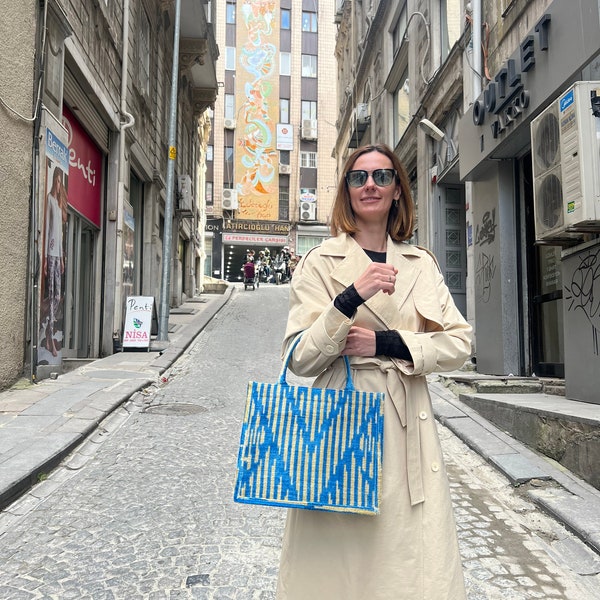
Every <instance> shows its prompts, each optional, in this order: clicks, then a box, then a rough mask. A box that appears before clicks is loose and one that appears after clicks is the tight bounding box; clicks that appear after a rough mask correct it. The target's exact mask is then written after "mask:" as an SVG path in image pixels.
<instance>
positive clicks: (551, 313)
mask: <svg viewBox="0 0 600 600" xmlns="http://www.w3.org/2000/svg"><path fill="white" fill-rule="evenodd" d="M519 169H520V171H521V173H522V174H523V185H522V194H523V203H524V208H525V211H524V212H525V228H524V229H525V248H524V252H525V255H526V268H527V281H528V293H527V297H528V315H529V317H528V320H529V328H528V329H529V351H530V357H531V360H530V364H531V374H535V375H537V376H539V377H560V378H563V377H564V376H565V364H564V339H563V292H562V272H561V251H562V249H561V248H560V247H559V246H544V245H536V243H535V213H534V198H533V174H532V166H531V153H528V154H526V155H525V156H524V157H523V158H522V159H521V160H520V161H519Z"/></svg>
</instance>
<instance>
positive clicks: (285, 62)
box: [279, 52, 292, 75]
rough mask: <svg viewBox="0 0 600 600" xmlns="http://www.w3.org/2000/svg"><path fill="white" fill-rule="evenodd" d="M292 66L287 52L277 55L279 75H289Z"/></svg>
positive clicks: (290, 57)
mask: <svg viewBox="0 0 600 600" xmlns="http://www.w3.org/2000/svg"><path fill="white" fill-rule="evenodd" d="M291 65H292V55H291V54H290V53H289V52H280V53H279V74H280V75H290V74H291Z"/></svg>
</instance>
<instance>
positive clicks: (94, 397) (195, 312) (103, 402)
mask: <svg viewBox="0 0 600 600" xmlns="http://www.w3.org/2000/svg"><path fill="white" fill-rule="evenodd" d="M233 290H234V286H228V288H227V290H226V292H225V293H224V294H203V295H202V296H200V297H198V298H192V299H190V300H189V301H188V302H186V303H184V304H183V305H182V306H180V307H178V308H177V309H173V310H172V311H171V313H170V315H169V342H168V345H167V346H166V347H165V349H164V350H163V351H162V352H158V351H151V352H143V351H142V352H119V353H116V354H113V355H112V356H108V357H106V358H102V359H99V360H96V361H94V362H92V363H89V364H87V365H86V366H82V367H79V368H78V369H76V370H74V371H71V372H68V373H65V374H63V375H60V376H59V377H58V378H57V379H56V380H51V379H47V380H44V381H42V382H40V383H39V384H36V385H33V384H32V385H28V386H27V387H25V388H23V389H17V388H11V389H10V390H7V391H5V392H2V393H0V511H1V510H3V509H4V508H6V507H7V506H8V505H9V504H10V503H12V502H13V501H14V500H16V499H17V498H18V497H19V496H21V495H23V494H24V493H25V492H27V491H28V490H29V489H30V488H31V487H32V486H33V485H35V484H36V483H37V481H38V480H40V479H41V478H43V477H44V475H45V474H47V473H49V472H50V471H51V470H52V469H53V468H55V467H56V466H58V464H59V463H60V462H61V460H62V459H64V458H65V457H66V456H67V455H68V454H69V453H70V452H71V451H72V450H73V449H74V448H75V447H76V446H77V445H78V444H80V443H81V442H82V441H83V440H84V439H85V438H86V437H88V436H89V435H90V434H92V433H93V432H94V431H95V430H96V429H97V428H98V426H99V424H100V423H101V422H102V421H103V419H104V418H105V417H107V416H108V415H109V414H110V413H111V412H112V411H114V410H115V409H116V408H117V407H118V406H120V405H121V404H122V403H124V402H125V401H126V400H128V399H129V398H130V397H131V396H132V395H133V394H134V393H135V392H137V391H139V390H141V389H143V388H145V387H147V386H148V385H151V384H153V383H156V382H157V381H158V380H159V378H160V376H161V374H162V373H164V372H165V371H166V370H167V369H168V368H169V367H171V365H173V363H174V362H175V361H176V360H177V359H178V358H179V356H181V355H182V354H183V352H184V351H185V349H186V348H187V347H188V346H189V345H190V344H191V343H192V341H193V340H194V339H195V337H196V336H197V335H198V334H199V333H200V332H201V331H202V329H203V328H204V327H205V326H206V324H207V323H208V322H209V321H210V320H211V319H212V318H213V317H214V316H215V314H216V313H217V312H218V311H219V310H220V309H221V308H222V307H223V306H224V304H225V303H226V302H227V301H228V300H229V298H230V296H231V294H232V292H233ZM453 376H454V377H455V379H460V378H461V376H464V374H462V373H460V372H457V373H455V374H452V373H450V374H444V375H443V376H437V375H433V376H431V377H429V378H428V379H429V386H430V391H431V396H432V401H433V407H434V412H435V415H436V418H437V419H438V420H439V421H440V422H441V423H442V424H444V425H445V426H447V427H448V428H449V429H450V430H451V431H453V432H454V433H455V434H456V435H457V436H458V437H459V438H460V439H461V440H462V441H463V442H465V444H467V446H469V447H470V448H472V449H473V450H474V451H476V452H477V453H478V454H480V455H481V456H482V457H483V458H484V459H485V460H486V461H487V462H489V463H490V464H491V465H492V466H493V467H495V468H496V469H498V470H499V471H500V472H502V473H503V474H504V475H505V476H506V477H507V478H508V479H509V481H510V482H511V483H512V484H513V485H514V486H522V489H523V490H524V492H525V493H526V494H527V496H528V497H529V499H530V500H531V501H532V502H534V503H535V504H537V505H538V506H540V507H541V509H542V510H544V511H546V512H548V513H549V514H551V515H552V516H554V517H555V518H556V519H557V520H558V521H559V522H561V523H563V524H564V525H565V526H566V527H567V528H568V529H569V530H571V531H572V532H573V533H574V534H575V535H577V536H578V537H579V538H580V539H582V540H583V541H584V542H585V543H586V544H587V545H588V546H590V547H591V548H593V549H594V550H595V551H596V552H597V553H599V554H600V518H598V515H600V491H599V490H597V489H595V488H594V487H592V486H591V485H589V484H587V483H586V482H585V481H583V480H582V479H580V478H579V477H577V476H575V475H573V474H572V473H571V472H569V471H568V470H566V469H565V468H564V467H562V466H561V465H559V464H557V463H554V462H552V461H551V460H550V459H546V458H544V457H543V456H541V455H539V454H536V453H535V452H533V451H532V450H530V449H529V448H528V447H527V446H525V445H524V444H522V443H521V442H519V441H518V440H516V439H515V438H514V437H511V436H510V435H507V434H506V433H505V432H504V431H503V430H501V429H499V428H498V427H496V426H495V425H493V424H492V422H491V421H488V420H486V419H485V418H484V417H483V416H481V415H480V414H479V413H478V412H477V411H476V410H474V409H473V408H472V406H479V405H480V404H481V405H487V406H488V409H489V405H490V404H493V405H495V406H497V407H500V409H501V410H506V406H507V405H512V406H514V407H517V408H518V409H519V410H520V411H521V412H520V413H517V414H518V416H517V418H518V419H521V418H522V414H523V411H534V412H535V413H536V414H537V415H538V416H539V415H540V414H542V413H543V414H544V415H545V414H546V413H548V411H549V409H550V407H552V409H553V410H554V414H560V413H563V414H567V413H570V414H575V417H576V418H578V419H584V420H585V421H586V422H587V423H590V424H591V425H592V427H595V428H596V429H595V431H599V432H600V405H598V406H596V405H590V404H585V403H580V402H579V403H578V402H573V401H570V400H567V399H565V398H564V397H561V396H549V395H547V394H541V393H537V394H531V393H527V394H523V393H496V394H485V395H483V394H479V395H477V394H474V395H472V396H469V395H463V394H460V395H458V394H456V393H454V392H453V391H451V390H450V389H449V388H448V387H446V386H445V385H444V381H452V380H453ZM462 400H465V402H463V401H462ZM467 402H468V404H467ZM500 409H498V410H500ZM503 429H505V428H503ZM599 435H600V434H599Z"/></svg>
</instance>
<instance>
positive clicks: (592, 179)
mask: <svg viewBox="0 0 600 600" xmlns="http://www.w3.org/2000/svg"><path fill="white" fill-rule="evenodd" d="M598 10H599V9H598V5H597V2H595V1H593V0H579V1H577V2H574V3H565V2H561V1H560V0H555V1H554V2H550V1H547V0H530V1H521V0H479V1H474V2H462V1H458V0H456V1H455V0H405V1H401V2H397V3H391V2H384V1H378V0H362V1H361V0H339V1H338V2H337V4H336V11H337V12H336V20H337V22H338V35H337V43H336V57H337V60H338V62H339V83H338V86H339V89H340V90H341V91H342V93H341V95H340V107H339V113H338V117H337V124H338V126H339V137H338V139H337V142H336V148H335V156H336V158H337V160H338V164H341V163H342V162H343V161H344V159H345V157H346V156H347V155H348V152H350V151H351V150H352V149H353V148H354V147H356V146H357V145H360V144H364V143H370V142H375V141H383V142H386V143H387V144H388V145H390V146H392V147H393V148H394V150H395V152H396V153H397V155H398V156H399V157H400V158H401V160H402V161H403V163H404V165H405V167H406V169H407V171H408V173H409V176H410V180H411V184H412V189H413V193H414V199H415V201H416V204H417V210H418V223H417V228H416V232H415V239H414V241H415V242H416V243H419V244H422V245H424V246H427V247H429V248H430V249H431V250H433V252H434V253H435V254H436V256H437V258H438V261H439V263H440V267H441V270H442V273H443V274H444V277H445V280H446V283H447V284H448V286H449V288H450V290H451V292H452V294H453V296H454V298H455V300H456V303H457V305H458V306H459V307H460V308H461V310H463V312H464V314H465V316H466V317H467V319H468V320H469V321H470V322H471V323H472V324H473V326H474V328H475V339H476V346H475V359H476V361H477V369H478V370H479V371H480V372H481V373H485V374H492V375H509V374H512V375H525V376H533V375H535V376H541V377H549V378H552V377H558V378H563V377H564V379H565V386H566V393H567V395H568V396H569V397H572V398H574V399H580V400H585V401H591V402H598V401H599V400H598V397H597V393H596V392H595V390H597V388H598V384H600V381H599V378H600V375H598V376H596V375H592V373H600V371H599V370H598V369H596V368H594V365H595V364H596V363H597V362H598V360H599V358H598V356H599V350H598V348H599V346H598V327H600V322H597V319H598V311H597V310H596V308H595V305H594V303H593V300H592V299H593V298H594V297H595V296H596V294H595V293H594V292H595V285H596V284H595V282H596V281H597V277H596V271H597V270H596V268H595V265H596V263H597V260H598V250H597V248H598V232H599V231H600V227H599V225H600V210H599V208H598V207H599V206H600V203H599V198H598V189H600V187H599V186H598V185H597V182H598V181H600V166H599V163H600V151H599V148H598V139H599V138H600V136H599V134H598V132H599V131H600V109H599V103H600V100H598V99H597V98H598V97H600V84H598V81H600V73H599V72H598V71H599V68H600V67H599V64H600V60H599V56H600V35H599V34H600V31H599V27H600V24H599V15H598ZM569 15H570V16H569Z"/></svg>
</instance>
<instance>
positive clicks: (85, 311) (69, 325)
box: [63, 211, 96, 358]
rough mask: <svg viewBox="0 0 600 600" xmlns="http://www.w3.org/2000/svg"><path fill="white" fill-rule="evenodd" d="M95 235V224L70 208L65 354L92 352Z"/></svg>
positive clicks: (66, 356) (77, 354) (79, 355)
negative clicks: (91, 223)
mask: <svg viewBox="0 0 600 600" xmlns="http://www.w3.org/2000/svg"><path fill="white" fill-rule="evenodd" d="M95 238H96V229H95V227H93V226H92V225H90V224H89V222H88V221H86V220H85V219H83V218H82V217H80V216H79V215H77V214H76V213H73V212H71V211H69V215H68V218H67V236H66V240H67V247H66V256H67V261H66V264H65V277H66V288H65V302H64V306H65V314H64V319H65V320H64V328H65V342H64V346H63V358H88V357H89V356H91V345H92V326H93V323H94V303H93V297H94V272H95V271H94V265H95V256H94V249H95V241H96V239H95Z"/></svg>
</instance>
